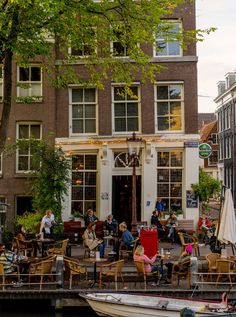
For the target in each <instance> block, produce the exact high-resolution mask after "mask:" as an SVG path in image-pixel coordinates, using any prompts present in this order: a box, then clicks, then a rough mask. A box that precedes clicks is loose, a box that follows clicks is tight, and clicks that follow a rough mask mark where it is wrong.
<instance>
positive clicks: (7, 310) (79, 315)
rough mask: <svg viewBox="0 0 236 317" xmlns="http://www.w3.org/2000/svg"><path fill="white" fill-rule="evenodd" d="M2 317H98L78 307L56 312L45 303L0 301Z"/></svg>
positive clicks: (90, 310)
mask: <svg viewBox="0 0 236 317" xmlns="http://www.w3.org/2000/svg"><path fill="white" fill-rule="evenodd" d="M0 316H1V317H97V315H96V314H95V313H94V312H93V311H92V309H90V308H87V307H86V308H85V307H77V308H65V309H63V311H55V310H54V308H52V307H51V306H50V305H49V303H48V302H45V301H32V300H27V301H19V300H15V299H14V301H13V300H9V301H2V300H1V301H0Z"/></svg>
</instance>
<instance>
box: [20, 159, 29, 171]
mask: <svg viewBox="0 0 236 317" xmlns="http://www.w3.org/2000/svg"><path fill="white" fill-rule="evenodd" d="M28 169H29V167H28V156H19V157H18V170H19V171H27V170H28Z"/></svg>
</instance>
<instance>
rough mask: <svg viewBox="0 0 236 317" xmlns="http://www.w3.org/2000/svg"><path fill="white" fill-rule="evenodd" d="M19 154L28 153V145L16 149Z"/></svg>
mask: <svg viewBox="0 0 236 317" xmlns="http://www.w3.org/2000/svg"><path fill="white" fill-rule="evenodd" d="M18 153H19V155H28V154H29V146H24V148H21V149H19V150H18Z"/></svg>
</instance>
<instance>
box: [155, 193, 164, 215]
mask: <svg viewBox="0 0 236 317" xmlns="http://www.w3.org/2000/svg"><path fill="white" fill-rule="evenodd" d="M155 210H156V211H157V216H158V218H159V219H161V218H162V213H163V211H164V210H165V208H164V204H163V202H162V200H161V198H157V200H156V205H155Z"/></svg>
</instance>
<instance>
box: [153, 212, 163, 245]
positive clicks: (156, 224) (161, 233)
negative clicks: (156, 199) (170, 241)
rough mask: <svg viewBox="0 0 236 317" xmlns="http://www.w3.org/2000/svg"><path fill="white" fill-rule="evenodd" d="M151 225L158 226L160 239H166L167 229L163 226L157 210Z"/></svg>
mask: <svg viewBox="0 0 236 317" xmlns="http://www.w3.org/2000/svg"><path fill="white" fill-rule="evenodd" d="M151 225H152V226H156V228H157V231H158V237H159V238H160V239H163V238H164V237H165V227H164V226H162V224H161V222H160V220H159V217H158V214H157V211H156V210H154V211H153V212H152V217H151Z"/></svg>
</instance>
